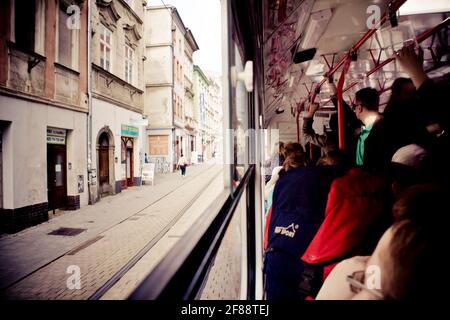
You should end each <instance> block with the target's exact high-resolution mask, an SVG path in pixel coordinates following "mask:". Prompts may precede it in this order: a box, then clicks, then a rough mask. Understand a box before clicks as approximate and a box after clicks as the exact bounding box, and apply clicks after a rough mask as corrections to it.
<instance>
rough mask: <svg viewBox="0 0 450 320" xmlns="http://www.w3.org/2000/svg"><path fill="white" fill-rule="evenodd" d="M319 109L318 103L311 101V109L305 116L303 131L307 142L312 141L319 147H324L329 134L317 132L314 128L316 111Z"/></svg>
mask: <svg viewBox="0 0 450 320" xmlns="http://www.w3.org/2000/svg"><path fill="white" fill-rule="evenodd" d="M318 109H319V104H318V103H311V104H310V105H309V109H308V111H307V112H306V114H305V116H304V117H303V127H302V133H303V138H304V139H305V141H306V142H310V143H312V144H315V145H317V146H319V147H322V148H323V147H324V146H325V145H326V143H327V136H326V135H325V134H324V135H320V134H317V133H316V132H315V131H314V129H313V122H314V120H313V118H314V114H315V113H316V111H317V110H318Z"/></svg>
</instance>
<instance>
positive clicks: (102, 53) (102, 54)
mask: <svg viewBox="0 0 450 320" xmlns="http://www.w3.org/2000/svg"><path fill="white" fill-rule="evenodd" d="M100 29H101V31H100V41H99V43H100V46H99V51H100V57H99V59H100V67H102V68H103V69H104V70H106V71H108V72H110V73H112V72H113V68H112V66H113V32H112V31H111V30H110V29H109V28H108V27H106V26H105V25H104V24H103V23H101V24H100ZM108 33H109V39H110V43H108V42H107V41H106V38H107V37H106V36H107V34H108ZM102 35H103V37H104V39H102ZM101 45H103V46H104V48H105V50H104V51H102V49H101V48H102V47H101ZM107 48H109V69H107V68H106V61H107V60H106V53H107V50H106V49H107ZM102 58H103V61H104V63H103V64H102Z"/></svg>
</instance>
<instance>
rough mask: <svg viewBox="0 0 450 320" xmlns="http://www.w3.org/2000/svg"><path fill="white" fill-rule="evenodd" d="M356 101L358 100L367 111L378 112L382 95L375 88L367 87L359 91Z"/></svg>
mask: <svg viewBox="0 0 450 320" xmlns="http://www.w3.org/2000/svg"><path fill="white" fill-rule="evenodd" d="M355 99H356V100H358V101H359V102H360V103H361V105H362V106H363V107H364V108H365V109H367V110H370V111H377V112H378V107H379V105H380V95H379V94H378V91H377V90H375V89H374V88H370V87H367V88H363V89H361V90H358V91H357V92H356V95H355Z"/></svg>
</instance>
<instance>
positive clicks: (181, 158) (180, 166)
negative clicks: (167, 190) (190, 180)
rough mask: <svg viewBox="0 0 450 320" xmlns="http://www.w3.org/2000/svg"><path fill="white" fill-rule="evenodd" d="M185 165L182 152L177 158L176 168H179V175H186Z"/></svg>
mask: <svg viewBox="0 0 450 320" xmlns="http://www.w3.org/2000/svg"><path fill="white" fill-rule="evenodd" d="M186 167H187V161H186V158H185V156H184V155H183V154H181V157H180V159H179V160H178V168H179V169H180V170H181V177H183V178H184V177H185V176H186Z"/></svg>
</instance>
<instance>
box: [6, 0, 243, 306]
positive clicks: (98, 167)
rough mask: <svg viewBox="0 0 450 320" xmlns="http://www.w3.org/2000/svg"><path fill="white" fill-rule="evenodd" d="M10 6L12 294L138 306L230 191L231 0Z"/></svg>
mask: <svg viewBox="0 0 450 320" xmlns="http://www.w3.org/2000/svg"><path fill="white" fill-rule="evenodd" d="M53 2H55V3H56V6H55V4H54V3H53ZM0 8H1V18H0V20H1V22H0V27H1V38H0V43H1V47H2V48H4V49H2V50H1V52H0V63H1V65H2V69H1V70H0V74H1V76H0V78H1V79H0V87H1V92H0V133H1V139H0V141H1V152H0V156H1V159H0V174H1V175H2V177H1V178H0V183H1V186H0V197H1V199H0V208H1V211H0V222H1V225H0V231H1V235H0V293H1V297H2V298H6V299H19V300H20V299H50V300H53V299H58V300H59V299H63V300H72V299H77V300H79V299H82V300H83V299H94V300H96V299H127V297H128V296H129V295H130V294H131V293H132V292H133V291H134V290H135V289H136V287H137V286H138V284H139V283H140V282H141V281H142V280H143V279H144V278H145V276H146V275H147V274H149V273H150V272H151V270H152V269H153V268H154V267H155V266H156V265H157V264H158V263H159V262H160V261H161V260H162V259H163V258H164V257H165V256H166V254H167V253H168V252H169V251H170V250H171V249H172V248H173V246H174V245H175V244H176V243H177V242H178V241H183V240H182V239H183V236H184V235H185V233H186V232H187V231H188V230H189V229H190V228H191V227H192V226H193V225H194V224H195V223H196V221H197V220H198V219H200V217H201V219H209V218H213V217H214V215H215V214H217V212H210V213H209V216H210V217H204V216H201V214H202V213H203V212H204V211H205V210H206V209H207V208H208V207H209V206H210V205H211V203H214V202H215V201H216V199H217V198H218V196H220V195H221V194H222V193H226V192H228V193H229V191H227V189H226V183H225V176H224V160H223V157H224V150H223V136H224V132H223V117H224V109H223V97H222V95H223V94H222V87H223V86H222V81H223V79H222V52H221V7H220V1H219V0H213V1H204V0H194V1H179V0H173V1H171V0H167V1H161V0H151V1H137V0H134V1H122V0H113V1H93V0H89V1H66V0H56V1H55V0H51V1H48V0H35V1H34V0H33V1H30V3H27V4H24V3H22V1H18V0H16V1H14V0H6V1H2V4H1V5H0ZM203 10H206V11H207V12H208V15H207V16H205V17H204V18H203V19H198V14H199V12H200V11H203ZM52 25H53V26H55V29H54V30H53V29H51V27H50V26H52ZM49 30H51V31H49ZM55 33H56V34H55ZM52 48H56V51H55V50H52ZM7 92H9V93H7ZM243 116H244V117H245V112H243V111H241V113H240V114H239V118H240V121H242V123H244V124H245V122H246V121H247V120H246V119H245V118H242V117H243ZM12 146H14V147H12ZM244 152H245V151H244V150H242V151H241V153H242V154H244ZM226 179H228V176H227V178H226ZM227 184H228V182H227ZM19 185H20V187H19ZM233 237H234V236H233ZM239 243H241V242H240V241H239Z"/></svg>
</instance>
